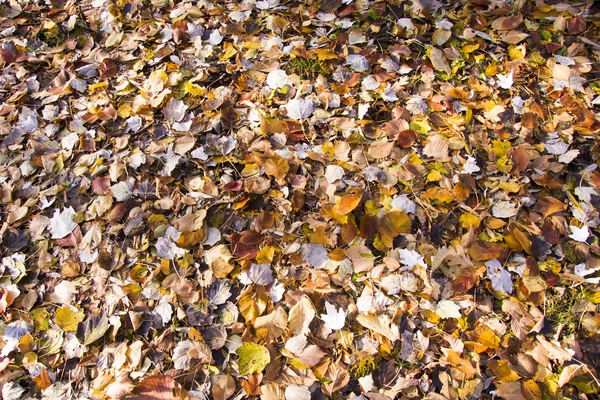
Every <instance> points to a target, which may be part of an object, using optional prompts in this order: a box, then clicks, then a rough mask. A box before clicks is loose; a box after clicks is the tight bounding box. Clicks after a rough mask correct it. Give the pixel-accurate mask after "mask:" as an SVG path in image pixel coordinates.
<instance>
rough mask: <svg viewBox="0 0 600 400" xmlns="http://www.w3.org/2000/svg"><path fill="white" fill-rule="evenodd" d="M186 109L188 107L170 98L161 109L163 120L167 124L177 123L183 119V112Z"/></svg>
mask: <svg viewBox="0 0 600 400" xmlns="http://www.w3.org/2000/svg"><path fill="white" fill-rule="evenodd" d="M187 109H188V106H186V105H185V103H184V102H183V101H182V100H177V99H176V98H174V97H171V98H170V99H169V101H167V104H165V106H164V108H163V110H162V111H163V115H164V116H165V119H166V120H167V121H169V122H178V121H181V120H182V119H183V117H185V112H186V110H187Z"/></svg>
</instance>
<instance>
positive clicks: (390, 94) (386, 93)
mask: <svg viewBox="0 0 600 400" xmlns="http://www.w3.org/2000/svg"><path fill="white" fill-rule="evenodd" d="M381 98H382V99H383V100H385V101H398V95H397V94H396V91H395V90H394V89H392V87H391V85H390V84H389V83H388V84H387V86H386V87H385V89H384V90H383V93H381Z"/></svg>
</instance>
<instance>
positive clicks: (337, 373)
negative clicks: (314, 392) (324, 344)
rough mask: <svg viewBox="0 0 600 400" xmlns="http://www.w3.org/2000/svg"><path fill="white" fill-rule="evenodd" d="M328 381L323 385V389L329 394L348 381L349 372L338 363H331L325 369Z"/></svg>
mask: <svg viewBox="0 0 600 400" xmlns="http://www.w3.org/2000/svg"><path fill="white" fill-rule="evenodd" d="M327 376H328V378H329V380H330V382H328V383H326V384H324V385H323V390H324V391H325V393H327V394H328V395H329V396H332V395H333V393H334V392H337V391H338V390H340V389H342V388H343V387H344V386H346V385H347V384H348V382H349V381H350V373H349V372H348V370H347V369H345V368H343V367H342V366H341V365H340V364H338V363H332V364H331V365H330V366H329V369H328V370H327Z"/></svg>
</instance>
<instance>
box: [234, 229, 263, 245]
mask: <svg viewBox="0 0 600 400" xmlns="http://www.w3.org/2000/svg"><path fill="white" fill-rule="evenodd" d="M262 240H263V235H262V234H260V233H258V232H256V231H254V230H248V231H246V232H244V233H242V236H241V237H240V243H241V244H244V245H246V246H256V245H257V244H260V242H262Z"/></svg>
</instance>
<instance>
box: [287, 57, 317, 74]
mask: <svg viewBox="0 0 600 400" xmlns="http://www.w3.org/2000/svg"><path fill="white" fill-rule="evenodd" d="M284 69H285V71H286V72H287V73H288V74H296V75H298V76H300V78H302V79H307V80H313V79H316V78H317V77H318V76H319V75H323V76H326V75H328V72H327V69H326V68H325V65H324V64H323V63H322V62H321V61H319V60H318V59H316V58H313V59H312V60H311V59H308V58H303V57H296V58H292V59H291V60H290V61H288V63H287V64H286V66H285V67H284Z"/></svg>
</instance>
